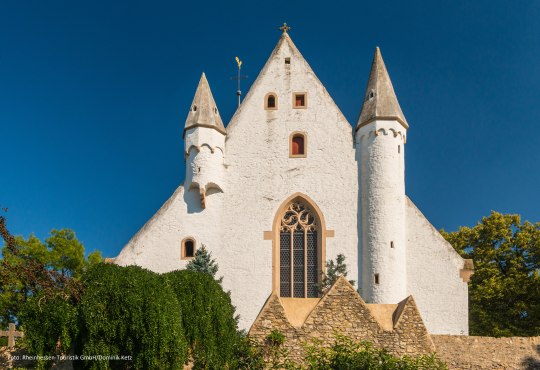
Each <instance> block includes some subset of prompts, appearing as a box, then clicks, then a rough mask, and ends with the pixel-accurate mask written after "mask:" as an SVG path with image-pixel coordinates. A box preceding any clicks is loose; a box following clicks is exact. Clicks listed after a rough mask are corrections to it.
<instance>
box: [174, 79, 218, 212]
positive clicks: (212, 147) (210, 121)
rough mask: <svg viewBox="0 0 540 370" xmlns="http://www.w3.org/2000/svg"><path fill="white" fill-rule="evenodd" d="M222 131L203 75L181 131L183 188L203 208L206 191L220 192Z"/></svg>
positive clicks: (216, 110) (210, 92)
mask: <svg viewBox="0 0 540 370" xmlns="http://www.w3.org/2000/svg"><path fill="white" fill-rule="evenodd" d="M225 135H226V131H225V127H224V126H223V121H222V120H221V117H220V115H219V111H218V109H217V106H216V102H215V101H214V97H213V96H212V91H211V90H210V85H209V84H208V81H207V80H206V75H205V74H204V73H203V74H202V76H201V80H200V81H199V85H198V86H197V91H196V92H195V97H194V98H193V103H192V104H191V108H190V110H189V113H188V117H187V119H186V125H185V128H184V133H183V136H184V145H185V157H186V181H185V183H184V186H185V188H186V189H187V190H188V191H192V190H193V191H198V192H199V194H200V199H201V207H202V208H205V207H206V196H207V194H208V190H210V189H215V190H217V191H223V190H222V187H223V171H224V167H223V150H224V147H225Z"/></svg>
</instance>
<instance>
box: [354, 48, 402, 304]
mask: <svg viewBox="0 0 540 370" xmlns="http://www.w3.org/2000/svg"><path fill="white" fill-rule="evenodd" d="M408 127H409V126H408V124H407V121H406V120H405V117H404V115H403V112H402V111H401V108H400V106H399V103H398V101H397V98H396V94H395V93H394V88H393V87H392V82H391V81H390V77H389V76H388V72H387V70H386V67H385V65H384V61H383V59H382V56H381V52H380V50H379V48H377V49H376V50H375V56H374V57H373V63H372V65H371V73H370V76H369V81H368V84H367V88H366V94H365V97H364V102H363V106H362V111H361V113H360V117H359V119H358V124H357V127H356V149H357V156H358V163H359V171H358V174H359V179H358V182H359V185H360V191H359V194H360V199H359V204H360V209H361V225H362V228H361V234H362V235H361V238H360V244H361V253H362V254H361V259H362V268H361V270H362V278H361V281H362V294H363V297H365V299H366V300H367V301H368V302H370V303H392V304H393V303H398V302H400V301H401V300H403V299H404V298H405V297H407V271H406V265H407V263H406V249H407V248H406V247H407V245H406V244H407V237H406V232H405V231H406V219H405V205H406V203H405V202H406V196H405V161H404V156H405V138H406V134H407V128H408Z"/></svg>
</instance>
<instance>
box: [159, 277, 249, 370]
mask: <svg viewBox="0 0 540 370" xmlns="http://www.w3.org/2000/svg"><path fill="white" fill-rule="evenodd" d="M163 277H164V278H165V280H166V281H167V282H168V284H169V285H170V286H171V287H172V289H173V290H174V292H175V293H176V298H177V299H178V303H179V310H180V312H181V314H180V315H179V316H180V317H181V318H182V325H183V328H184V332H185V335H186V339H187V341H188V343H189V346H190V348H191V356H192V359H193V361H194V367H193V368H194V369H222V368H225V367H229V368H230V367H234V366H235V365H234V363H235V359H236V358H237V353H235V351H236V350H237V348H238V346H239V345H240V344H239V340H240V337H239V334H238V332H237V320H236V319H235V318H234V310H235V308H234V306H233V305H232V304H231V299H230V296H229V294H228V293H225V292H224V291H223V289H222V287H221V285H220V284H219V283H218V282H217V281H216V280H214V278H213V277H212V276H211V275H209V274H206V273H201V272H196V271H190V270H179V271H173V272H169V273H167V274H165V275H163Z"/></svg>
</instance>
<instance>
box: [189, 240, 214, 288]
mask: <svg viewBox="0 0 540 370" xmlns="http://www.w3.org/2000/svg"><path fill="white" fill-rule="evenodd" d="M218 268H219V265H218V264H217V263H216V260H215V259H214V258H212V252H208V250H207V249H206V246H205V245H204V244H203V245H202V247H201V248H199V249H198V250H197V251H196V252H195V258H193V259H192V260H191V261H189V262H188V264H187V265H186V270H191V271H198V272H204V273H206V274H208V275H210V276H212V277H213V278H214V279H215V278H216V273H217V271H218ZM221 280H222V278H220V279H218V281H219V282H221Z"/></svg>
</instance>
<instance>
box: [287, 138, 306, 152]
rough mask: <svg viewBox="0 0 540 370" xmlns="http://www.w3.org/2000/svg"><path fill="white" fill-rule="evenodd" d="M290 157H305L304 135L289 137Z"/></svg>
mask: <svg viewBox="0 0 540 370" xmlns="http://www.w3.org/2000/svg"><path fill="white" fill-rule="evenodd" d="M290 140H291V143H290V156H291V157H292V158H294V157H301V158H302V157H305V156H306V135H305V134H303V133H293V134H292V135H291V139H290Z"/></svg>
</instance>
